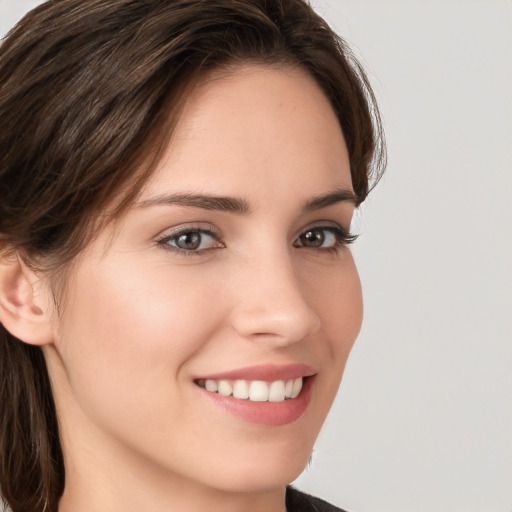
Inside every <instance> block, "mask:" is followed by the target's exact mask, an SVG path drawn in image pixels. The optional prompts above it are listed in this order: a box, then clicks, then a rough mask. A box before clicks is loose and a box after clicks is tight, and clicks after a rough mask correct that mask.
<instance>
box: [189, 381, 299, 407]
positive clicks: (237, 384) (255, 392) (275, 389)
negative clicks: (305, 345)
mask: <svg viewBox="0 0 512 512" xmlns="http://www.w3.org/2000/svg"><path fill="white" fill-rule="evenodd" d="M302 383H303V379H302V377H299V378H297V379H289V380H287V381H284V380H276V381H274V382H265V381H263V380H254V381H247V380H236V381H228V380H219V381H216V380H211V379H206V380H205V381H203V380H201V381H198V384H199V386H201V387H204V388H205V389H206V390H207V391H210V392H211V393H218V394H219V395H222V396H231V395H233V397H234V398H237V399H240V400H247V399H249V400H250V401H252V402H283V401H284V400H286V399H291V398H297V396H299V393H300V391H301V389H302Z"/></svg>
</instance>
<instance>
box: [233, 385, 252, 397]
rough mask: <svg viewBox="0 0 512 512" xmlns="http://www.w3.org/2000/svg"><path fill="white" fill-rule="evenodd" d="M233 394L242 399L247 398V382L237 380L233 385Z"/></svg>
mask: <svg viewBox="0 0 512 512" xmlns="http://www.w3.org/2000/svg"><path fill="white" fill-rule="evenodd" d="M233 396H234V397H235V398H241V399H243V400H245V399H247V398H249V384H247V382H246V381H245V380H237V381H236V382H235V384H234V386H233Z"/></svg>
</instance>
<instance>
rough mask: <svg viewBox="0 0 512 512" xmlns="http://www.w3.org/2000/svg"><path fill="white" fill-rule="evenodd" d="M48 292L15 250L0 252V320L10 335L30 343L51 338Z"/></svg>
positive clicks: (38, 343)
mask: <svg viewBox="0 0 512 512" xmlns="http://www.w3.org/2000/svg"><path fill="white" fill-rule="evenodd" d="M48 291H49V290H48V287H47V284H46V280H45V279H44V278H42V277H40V276H38V275H37V274H36V273H35V272H34V271H33V270H31V269H29V268H28V267H27V265H26V264H25V263H24V262H23V261H22V259H21V257H20V256H19V255H18V254H17V253H16V252H15V251H11V250H3V251H1V252H0V322H1V323H2V324H3V326H4V327H5V328H6V329H7V330H8V331H9V332H10V333H11V334H12V335H13V336H15V337H16V338H18V339H19V340H21V341H24V342H25V343H28V344H30V345H39V346H41V345H47V344H49V343H51V342H52V341H53V330H52V322H51V318H52V311H51V308H50V305H51V303H52V302H51V301H50V300H48V299H49V293H48Z"/></svg>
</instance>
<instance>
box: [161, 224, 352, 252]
mask: <svg viewBox="0 0 512 512" xmlns="http://www.w3.org/2000/svg"><path fill="white" fill-rule="evenodd" d="M315 230H321V231H322V230H323V231H328V232H330V233H331V234H332V235H334V237H335V244H334V245H333V246H332V247H318V248H315V247H308V246H305V245H296V242H294V247H297V248H300V247H303V248H305V249H316V250H319V251H325V252H329V253H335V254H336V253H338V252H340V251H341V250H342V249H343V248H345V247H346V246H347V245H350V244H352V243H354V242H355V241H356V240H357V238H358V237H359V235H354V234H351V233H349V232H348V231H347V230H345V229H343V228H341V227H340V226H333V225H317V226H310V227H308V228H306V229H304V230H303V231H301V232H300V233H299V235H298V236H297V238H296V240H299V239H300V237H301V236H304V235H305V234H306V233H308V232H311V231H315ZM190 233H199V234H201V235H207V236H210V237H212V238H213V239H214V240H215V242H216V243H218V244H221V245H220V246H219V247H210V248H207V249H182V248H180V247H176V246H173V245H171V244H170V243H169V242H171V241H173V240H176V239H177V238H179V237H180V236H183V235H186V234H190ZM220 238H221V236H220V233H218V231H217V230H216V229H215V228H214V227H213V226H209V227H208V228H205V227H201V226H187V227H183V228H177V229H176V230H173V231H171V232H167V233H165V234H164V235H163V236H161V237H159V238H158V239H157V240H156V242H157V244H158V245H160V246H162V247H163V248H165V249H166V250H169V251H172V252H174V253H177V254H180V255H183V256H201V255H202V254H203V253H205V252H209V251H211V250H215V249H221V248H223V247H225V246H224V245H223V244H222V242H221V241H220Z"/></svg>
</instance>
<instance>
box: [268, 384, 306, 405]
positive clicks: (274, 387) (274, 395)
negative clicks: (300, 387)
mask: <svg viewBox="0 0 512 512" xmlns="http://www.w3.org/2000/svg"><path fill="white" fill-rule="evenodd" d="M301 380H302V379H301ZM285 396H286V392H285V387H284V382H283V381H282V380H277V381H275V382H272V384H270V388H269V390H268V401H269V402H282V401H283V400H284V399H285Z"/></svg>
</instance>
